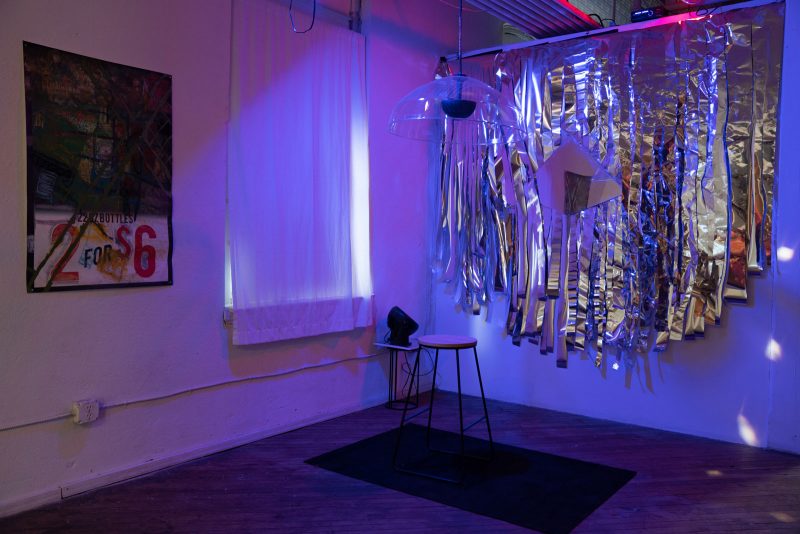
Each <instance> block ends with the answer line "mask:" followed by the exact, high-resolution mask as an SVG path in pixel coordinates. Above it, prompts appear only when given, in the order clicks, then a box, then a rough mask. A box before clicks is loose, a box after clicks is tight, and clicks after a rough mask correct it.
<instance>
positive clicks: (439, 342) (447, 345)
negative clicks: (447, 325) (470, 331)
mask: <svg viewBox="0 0 800 534" xmlns="http://www.w3.org/2000/svg"><path fill="white" fill-rule="evenodd" d="M417 341H418V342H419V344H420V346H423V347H428V348H431V349H471V348H472V347H475V346H476V345H477V344H478V340H477V339H475V338H474V337H469V336H451V335H444V334H434V335H430V336H421V337H420V338H419V339H417Z"/></svg>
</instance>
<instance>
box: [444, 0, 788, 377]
mask: <svg viewBox="0 0 800 534" xmlns="http://www.w3.org/2000/svg"><path fill="white" fill-rule="evenodd" d="M782 43H783V5H782V4H772V5H767V6H762V7H759V8H752V9H741V10H736V11H730V12H727V13H724V14H717V15H713V16H708V17H704V18H700V19H688V20H683V21H682V22H681V23H675V24H669V25H663V26H657V27H652V28H647V29H642V30H638V31H631V32H627V33H615V34H605V35H600V36H596V37H591V38H586V39H575V40H569V41H563V42H558V43H551V44H546V45H541V46H533V47H530V48H526V49H520V50H515V51H511V52H506V53H501V54H498V55H497V56H494V57H486V56H485V57H482V58H475V59H471V60H468V61H467V62H466V63H465V70H466V71H468V72H469V73H470V74H472V75H473V76H476V77H479V78H482V79H483V80H484V81H486V82H487V83H489V84H490V85H494V86H496V87H497V88H498V89H500V90H501V91H503V92H505V93H506V94H509V95H511V96H512V97H513V98H514V99H515V100H516V102H517V104H518V105H519V107H520V108H521V109H522V110H523V113H524V116H525V119H526V121H527V125H528V127H529V137H528V140H527V142H526V143H519V144H516V145H514V146H495V147H489V148H486V147H483V148H477V147H465V146H463V145H453V146H449V145H446V144H445V145H443V147H442V154H441V156H442V157H441V167H440V169H441V173H440V174H439V176H440V180H439V182H438V184H437V206H438V207H437V209H438V210H439V213H438V221H437V223H438V224H437V226H436V230H435V232H436V235H435V241H434V243H435V245H434V251H433V256H434V269H435V272H436V273H437V274H438V276H439V278H440V280H442V281H444V282H446V283H448V284H449V285H450V286H451V289H453V290H454V293H455V295H456V300H457V301H458V302H459V303H460V305H461V306H462V308H463V309H465V310H467V311H470V312H472V313H475V314H479V313H480V310H481V307H482V306H484V305H489V304H490V303H491V301H492V300H494V299H495V297H496V296H497V294H503V295H505V296H506V299H504V302H508V305H509V308H508V319H507V324H506V328H507V330H508V333H509V334H510V336H511V338H512V341H513V342H514V343H515V344H520V342H521V341H522V340H523V339H525V338H527V339H528V340H529V341H531V342H533V343H538V345H539V348H540V351H541V352H542V353H546V352H552V351H554V349H558V350H556V354H558V364H559V365H560V366H566V353H567V350H570V349H577V350H588V351H589V352H590V353H591V354H593V355H594V357H595V358H594V359H595V362H596V363H597V365H600V364H601V362H602V359H603V355H604V353H606V354H607V353H608V350H609V349H612V350H613V351H614V353H615V354H617V355H620V354H622V355H626V354H627V355H630V354H632V353H635V352H642V351H647V350H651V349H653V348H655V350H663V349H665V348H666V346H667V344H668V343H669V342H670V341H678V340H682V339H686V338H692V337H695V336H697V335H702V334H703V332H704V330H705V327H706V325H707V324H718V323H719V322H720V320H721V318H722V311H723V310H722V304H723V302H724V301H725V300H726V299H747V277H748V273H757V272H761V271H762V270H764V269H765V268H767V267H768V266H769V265H770V260H771V255H772V250H771V243H772V204H773V191H774V189H775V187H774V185H775V155H776V127H777V124H776V118H777V109H778V95H779V89H780V72H781V50H782ZM566 138H572V139H573V140H575V141H576V142H578V143H580V144H582V145H583V147H585V148H586V149H587V150H588V151H590V152H591V154H592V155H593V156H594V157H595V158H596V159H597V160H598V161H600V162H601V163H602V166H603V167H604V168H605V169H606V170H608V172H609V173H610V174H611V175H612V176H614V177H615V179H616V180H618V181H619V184H620V185H621V191H622V194H621V196H620V197H618V198H615V199H613V200H610V201H608V202H605V203H603V204H600V205H599V206H596V207H593V208H589V209H585V210H583V211H580V212H577V213H574V214H571V215H567V214H563V213H560V212H558V211H554V210H551V209H549V208H544V207H543V206H542V205H541V203H540V202H539V196H538V192H537V191H538V189H537V168H538V167H539V165H541V164H542V163H543V162H545V161H546V160H547V158H548V157H549V156H550V155H551V154H552V153H553V151H554V150H556V149H557V148H558V147H559V146H560V145H561V143H562V141H563V140H565V139H566ZM568 183H569V182H568ZM559 345H561V346H560V348H559ZM631 361H632V360H631Z"/></svg>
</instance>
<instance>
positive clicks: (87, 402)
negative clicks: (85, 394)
mask: <svg viewBox="0 0 800 534" xmlns="http://www.w3.org/2000/svg"><path fill="white" fill-rule="evenodd" d="M98 415H100V403H99V402H97V400H96V399H84V400H79V401H75V402H73V403H72V422H73V423H77V424H79V425H85V424H86V423H91V422H92V421H94V420H96V419H97V416H98Z"/></svg>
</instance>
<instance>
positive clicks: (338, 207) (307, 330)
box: [228, 0, 372, 344]
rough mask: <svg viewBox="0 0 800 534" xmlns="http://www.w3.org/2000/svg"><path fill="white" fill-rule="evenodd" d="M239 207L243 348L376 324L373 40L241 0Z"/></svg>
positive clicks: (237, 314) (237, 45) (234, 84)
mask: <svg viewBox="0 0 800 534" xmlns="http://www.w3.org/2000/svg"><path fill="white" fill-rule="evenodd" d="M232 40H233V42H232V46H231V54H232V58H231V123H230V128H229V158H230V160H229V183H228V209H229V231H230V253H231V281H232V291H233V327H234V335H233V338H234V343H235V344H251V343H261V342H267V341H275V340H279V339H289V338H297V337H304V336H311V335H317V334H322V333H326V332H336V331H344V330H350V329H353V328H355V327H359V326H366V325H368V324H370V323H371V321H372V305H371V304H372V299H371V292H372V288H371V282H370V272H369V230H368V228H369V189H368V187H369V185H368V178H369V177H368V163H367V161H366V158H367V145H366V95H365V90H364V85H365V84H364V68H365V65H364V62H365V57H364V38H363V36H361V35H360V34H357V33H355V32H351V31H348V30H346V29H344V28H340V27H337V26H333V25H331V24H328V23H326V22H324V21H320V20H317V22H316V24H315V25H314V28H313V29H312V30H311V31H310V32H308V33H305V34H295V33H293V32H292V30H291V27H290V25H289V21H288V14H287V9H286V7H285V6H281V5H279V4H276V3H273V2H272V1H269V0H235V1H234V7H233V35H232Z"/></svg>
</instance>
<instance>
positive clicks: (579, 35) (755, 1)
mask: <svg viewBox="0 0 800 534" xmlns="http://www.w3.org/2000/svg"><path fill="white" fill-rule="evenodd" d="M779 3H780V4H782V3H784V0H749V1H747V2H739V3H737V4H728V5H726V6H719V7H716V8H713V7H707V8H703V9H698V10H697V11H690V12H688V13H680V14H678V15H670V16H668V17H661V18H657V19H652V20H646V21H644V22H632V23H630V24H623V25H622V26H610V27H608V28H598V29H596V30H588V31H585V32H576V33H570V34H567V35H557V36H555V37H548V38H546V39H534V40H532V41H525V42H522V43H514V44H510V45H504V46H494V47H491V48H480V49H478V50H472V51H470V52H464V53H463V54H462V55H461V57H463V58H465V59H466V58H470V57H478V56H485V55H489V54H498V53H500V52H509V51H511V50H518V49H520V48H531V47H534V46H539V45H544V44H549V43H557V42H559V41H569V40H571V39H585V38H587V37H595V36H597V35H605V34H609V33H624V32H630V31H634V30H640V29H643V28H652V27H655V26H663V25H665V24H673V23H675V22H680V21H683V20H686V19H693V18H696V17H708V16H711V15H718V14H720V13H727V12H728V11H734V10H736V9H747V8H749V7H759V6H765V5H767V4H779ZM457 56H458V55H457V54H450V55H448V56H445V57H446V59H447V60H448V61H452V60H454V59H456V58H457Z"/></svg>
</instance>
